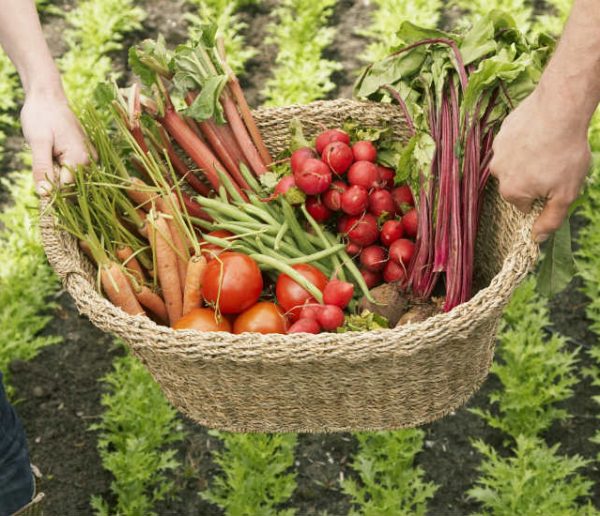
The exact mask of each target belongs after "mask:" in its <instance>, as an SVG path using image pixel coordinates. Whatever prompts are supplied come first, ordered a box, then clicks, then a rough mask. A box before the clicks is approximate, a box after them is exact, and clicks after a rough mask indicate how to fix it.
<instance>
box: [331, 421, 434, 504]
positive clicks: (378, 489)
mask: <svg viewBox="0 0 600 516" xmlns="http://www.w3.org/2000/svg"><path fill="white" fill-rule="evenodd" d="M354 436H355V437H356V438H357V440H358V443H359V451H358V453H357V454H356V455H355V456H354V458H353V460H352V469H353V470H354V471H355V472H356V473H357V474H358V477H359V479H360V482H356V481H355V480H353V479H350V478H348V479H346V480H343V481H342V489H343V491H344V492H345V493H346V494H347V495H349V496H350V497H351V502H352V505H353V509H352V511H351V513H350V514H356V515H358V514H365V515H367V516H385V515H388V514H415V515H424V514H425V513H426V510H427V501H428V500H429V499H430V498H432V497H433V495H434V493H435V491H436V489H437V487H436V486H435V484H433V483H431V482H426V481H425V480H424V476H425V472H424V471H423V469H422V468H421V467H419V466H417V467H415V466H414V461H415V456H416V455H417V454H418V453H419V452H420V451H421V448H422V447H423V436H424V432H423V431H422V430H417V429H409V430H400V431H395V432H361V433H356V434H354Z"/></svg>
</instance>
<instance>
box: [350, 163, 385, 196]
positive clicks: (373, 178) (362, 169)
mask: <svg viewBox="0 0 600 516" xmlns="http://www.w3.org/2000/svg"><path fill="white" fill-rule="evenodd" d="M378 181H379V172H378V171H377V167H376V166H375V165H374V164H373V163H371V162H370V161H356V162H354V164H353V165H352V166H351V167H350V170H348V182H349V183H350V184H351V185H358V186H362V187H364V188H366V189H367V190H370V189H371V188H373V187H375V186H377V182H378Z"/></svg>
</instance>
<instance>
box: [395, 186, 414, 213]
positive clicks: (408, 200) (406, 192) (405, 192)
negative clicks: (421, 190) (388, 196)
mask: <svg viewBox="0 0 600 516" xmlns="http://www.w3.org/2000/svg"><path fill="white" fill-rule="evenodd" d="M392 197H393V198H394V202H395V203H396V211H397V212H398V213H406V212H407V211H408V210H410V209H411V208H412V207H413V206H414V205H415V199H414V198H413V194H412V192H411V190H410V186H408V185H402V186H398V187H396V188H394V189H393V190H392Z"/></svg>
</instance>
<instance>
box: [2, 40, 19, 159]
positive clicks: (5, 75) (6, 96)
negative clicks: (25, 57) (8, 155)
mask: <svg viewBox="0 0 600 516" xmlns="http://www.w3.org/2000/svg"><path fill="white" fill-rule="evenodd" d="M20 96H21V89H20V88H19V82H18V79H17V75H16V73H15V69H14V67H13V64H12V63H11V62H10V59H9V58H8V56H7V55H6V54H5V53H4V52H2V50H0V161H1V160H2V159H3V155H4V149H3V147H4V141H5V139H6V133H5V131H6V130H7V129H9V128H14V127H16V125H17V123H16V121H15V119H14V116H13V113H14V112H15V111H16V109H17V100H18V99H19V97H20Z"/></svg>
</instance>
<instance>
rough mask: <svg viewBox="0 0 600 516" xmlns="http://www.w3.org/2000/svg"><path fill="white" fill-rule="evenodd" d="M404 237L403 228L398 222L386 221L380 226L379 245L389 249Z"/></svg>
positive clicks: (400, 222)
mask: <svg viewBox="0 0 600 516" xmlns="http://www.w3.org/2000/svg"><path fill="white" fill-rule="evenodd" d="M402 235H404V226H403V225H402V221H400V220H386V221H385V222H384V223H383V226H381V233H380V235H379V238H380V239H381V243H382V244H383V245H384V246H386V247H389V246H391V245H392V244H393V243H394V242H395V241H396V240H398V239H400V238H402Z"/></svg>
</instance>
